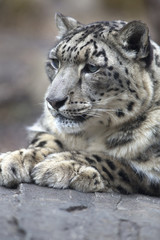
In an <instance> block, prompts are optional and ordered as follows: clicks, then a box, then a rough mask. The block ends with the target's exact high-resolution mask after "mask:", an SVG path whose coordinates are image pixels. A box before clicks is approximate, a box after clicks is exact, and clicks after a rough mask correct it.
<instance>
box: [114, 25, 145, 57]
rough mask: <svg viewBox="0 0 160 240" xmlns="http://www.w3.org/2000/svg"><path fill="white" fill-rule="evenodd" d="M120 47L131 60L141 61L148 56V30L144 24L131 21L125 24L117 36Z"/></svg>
mask: <svg viewBox="0 0 160 240" xmlns="http://www.w3.org/2000/svg"><path fill="white" fill-rule="evenodd" d="M118 39H119V42H120V45H121V46H122V48H123V50H124V51H125V54H126V55H127V56H128V57H131V58H137V59H143V58H146V57H147V56H148V54H149V48H150V40H149V30H148V27H147V25H146V24H144V23H142V22H140V21H132V22H130V23H128V24H126V25H125V26H124V27H123V28H121V30H120V31H119V34H118Z"/></svg>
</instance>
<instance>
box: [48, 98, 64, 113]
mask: <svg viewBox="0 0 160 240" xmlns="http://www.w3.org/2000/svg"><path fill="white" fill-rule="evenodd" d="M67 99H68V97H66V98H64V99H51V98H49V97H47V98H46V100H47V102H49V104H50V105H51V106H52V107H53V108H54V109H55V110H57V111H58V109H59V108H61V107H62V106H64V104H65V102H66V101H67Z"/></svg>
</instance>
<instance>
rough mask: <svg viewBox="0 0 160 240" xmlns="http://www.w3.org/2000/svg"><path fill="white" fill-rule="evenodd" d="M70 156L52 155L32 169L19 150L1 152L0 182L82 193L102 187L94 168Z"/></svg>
mask: <svg viewBox="0 0 160 240" xmlns="http://www.w3.org/2000/svg"><path fill="white" fill-rule="evenodd" d="M69 157H70V154H68V153H67V152H64V153H55V154H51V155H49V156H48V157H47V158H46V159H45V160H44V161H41V162H40V163H38V164H36V165H35V166H34V167H33V169H31V166H30V165H29V162H28V161H26V162H25V161H24V159H23V157H22V156H21V155H20V152H19V151H15V152H8V153H6V154H2V155H0V169H1V170H0V185H4V186H6V187H14V186H16V185H18V184H19V183H21V182H31V181H34V182H35V183H36V184H38V185H42V186H48V187H53V188H69V187H70V188H73V189H76V190H78V191H83V192H95V191H102V190H104V183H103V181H102V179H101V176H100V174H99V172H98V171H97V170H96V169H95V168H93V167H91V166H88V165H86V164H84V163H81V162H77V161H76V160H75V159H69ZM31 162H32V161H31ZM32 165H33V164H32Z"/></svg>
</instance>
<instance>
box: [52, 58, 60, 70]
mask: <svg viewBox="0 0 160 240" xmlns="http://www.w3.org/2000/svg"><path fill="white" fill-rule="evenodd" d="M51 64H52V67H53V68H54V69H58V68H59V65H60V64H59V60H58V59H57V58H52V59H51Z"/></svg>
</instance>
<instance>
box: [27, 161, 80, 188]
mask: <svg viewBox="0 0 160 240" xmlns="http://www.w3.org/2000/svg"><path fill="white" fill-rule="evenodd" d="M72 164H73V161H56V160H55V159H54V160H50V159H48V160H47V159H46V160H45V161H43V162H41V163H38V164H37V165H36V166H35V167H34V168H33V171H32V174H31V176H32V178H33V180H34V182H35V183H36V184H38V185H42V186H48V187H53V188H68V187H69V184H70V181H71V180H72V179H73V177H74V176H75V175H76V173H75V172H74V170H73V165H72Z"/></svg>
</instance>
